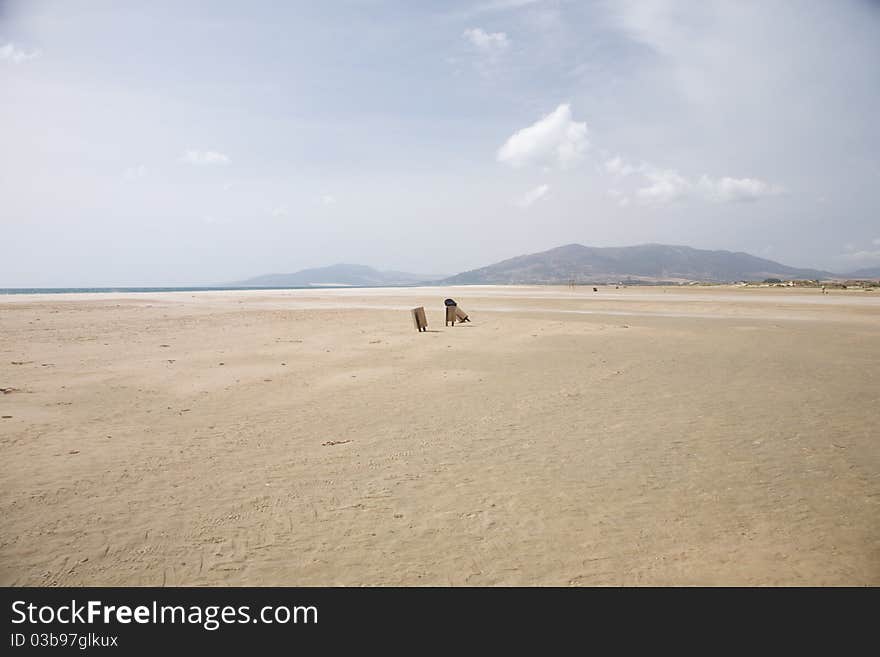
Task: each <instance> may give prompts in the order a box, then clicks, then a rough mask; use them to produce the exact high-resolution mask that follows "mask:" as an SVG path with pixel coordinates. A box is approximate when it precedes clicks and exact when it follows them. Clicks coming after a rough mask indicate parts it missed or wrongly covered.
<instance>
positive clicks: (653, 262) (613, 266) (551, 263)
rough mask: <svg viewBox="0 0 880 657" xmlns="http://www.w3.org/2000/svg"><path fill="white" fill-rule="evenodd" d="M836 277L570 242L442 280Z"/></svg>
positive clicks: (699, 255) (652, 248)
mask: <svg viewBox="0 0 880 657" xmlns="http://www.w3.org/2000/svg"><path fill="white" fill-rule="evenodd" d="M834 277H835V275H834V274H832V273H830V272H826V271H820V270H815V269H798V268H796V267H788V266H786V265H782V264H779V263H778V262H773V261H772V260H765V259H764V258H758V257H756V256H753V255H749V254H748V253H733V252H731V251H706V250H702V249H693V248H691V247H688V246H668V245H664V244H643V245H640V246H625V247H608V248H598V247H590V246H583V245H581V244H568V245H566V246H560V247H558V248H555V249H550V250H549V251H543V252H541V253H533V254H529V255H521V256H517V257H516V258H510V259H509V260H504V261H502V262H498V263H495V264H494V265H489V266H488V267H482V268H480V269H474V270H472V271H466V272H463V273H461V274H457V275H455V276H451V277H449V278H446V279H444V280H443V281H441V282H442V283H443V284H449V285H469V284H471V285H473V284H516V283H565V282H567V281H570V280H572V279H574V280H576V281H578V282H581V283H602V282H617V281H623V280H627V279H630V280H632V281H640V282H646V283H647V282H660V281H705V282H717V283H724V282H732V281H743V280H749V281H761V280H764V279H765V278H781V279H817V278H819V279H824V278H834Z"/></svg>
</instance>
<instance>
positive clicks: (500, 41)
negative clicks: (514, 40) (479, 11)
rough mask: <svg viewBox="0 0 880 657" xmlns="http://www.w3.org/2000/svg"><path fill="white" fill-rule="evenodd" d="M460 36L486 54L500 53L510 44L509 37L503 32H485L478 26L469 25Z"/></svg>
mask: <svg viewBox="0 0 880 657" xmlns="http://www.w3.org/2000/svg"><path fill="white" fill-rule="evenodd" d="M462 36H463V37H464V38H465V39H467V40H468V41H469V42H470V43H471V44H472V45H473V46H474V47H476V48H477V50H479V51H480V52H482V53H484V54H486V55H497V54H500V53H501V52H504V51H505V50H507V48H508V47H509V46H510V39H508V38H507V34H505V33H504V32H486V31H485V30H483V29H482V28H479V27H469V28H468V29H466V30H465V31H464V32H463V33H462Z"/></svg>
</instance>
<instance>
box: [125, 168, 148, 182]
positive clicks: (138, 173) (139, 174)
mask: <svg viewBox="0 0 880 657" xmlns="http://www.w3.org/2000/svg"><path fill="white" fill-rule="evenodd" d="M146 175H147V168H146V167H145V166H144V165H142V164H139V165H138V166H136V167H129V168H127V169H126V170H125V171H124V172H123V174H122V179H123V180H126V181H128V182H132V181H134V180H138V179H140V178H143V177H144V176H146Z"/></svg>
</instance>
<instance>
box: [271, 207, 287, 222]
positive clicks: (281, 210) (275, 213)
mask: <svg viewBox="0 0 880 657" xmlns="http://www.w3.org/2000/svg"><path fill="white" fill-rule="evenodd" d="M269 215H270V216H272V217H275V218H276V219H280V218H281V217H286V216H287V208H286V207H285V206H283V205H279V206H278V207H275V208H272V209H271V210H269Z"/></svg>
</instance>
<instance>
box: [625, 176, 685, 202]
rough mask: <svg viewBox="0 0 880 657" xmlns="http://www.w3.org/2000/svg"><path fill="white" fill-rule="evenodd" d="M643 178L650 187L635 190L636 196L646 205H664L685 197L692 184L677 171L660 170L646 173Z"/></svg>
mask: <svg viewBox="0 0 880 657" xmlns="http://www.w3.org/2000/svg"><path fill="white" fill-rule="evenodd" d="M645 178H646V179H647V180H648V182H649V183H650V185H647V186H646V187H642V188H640V189H638V190H636V196H638V198H639V199H640V200H642V201H645V202H647V203H656V204H665V203H672V202H673V201H678V200H680V199H682V198H684V197H685V196H687V195H688V194H689V193H690V191H691V188H692V187H693V184H692V183H691V182H690V181H689V180H688V179H687V178H685V177H684V176H682V175H680V174H679V173H678V171H674V170H672V169H660V170H656V171H648V172H647V173H645Z"/></svg>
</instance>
